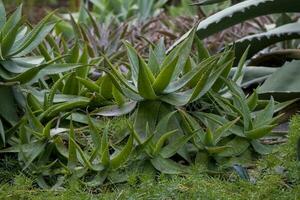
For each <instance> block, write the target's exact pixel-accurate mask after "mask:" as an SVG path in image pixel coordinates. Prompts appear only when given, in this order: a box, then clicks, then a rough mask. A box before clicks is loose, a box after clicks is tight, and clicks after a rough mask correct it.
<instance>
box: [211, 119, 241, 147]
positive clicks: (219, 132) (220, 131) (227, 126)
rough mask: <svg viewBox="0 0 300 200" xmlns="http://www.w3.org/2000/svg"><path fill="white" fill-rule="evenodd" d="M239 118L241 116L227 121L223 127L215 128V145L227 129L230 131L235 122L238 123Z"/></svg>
mask: <svg viewBox="0 0 300 200" xmlns="http://www.w3.org/2000/svg"><path fill="white" fill-rule="evenodd" d="M239 120H240V118H239V117H238V118H236V119H235V120H233V121H230V122H227V123H225V124H224V125H222V126H221V127H219V128H217V129H216V130H215V133H214V145H216V144H217V143H218V142H219V141H220V140H221V138H222V137H223V135H224V134H225V133H226V131H228V130H229V129H231V127H232V126H233V125H234V124H235V123H237V122H238V121H239Z"/></svg>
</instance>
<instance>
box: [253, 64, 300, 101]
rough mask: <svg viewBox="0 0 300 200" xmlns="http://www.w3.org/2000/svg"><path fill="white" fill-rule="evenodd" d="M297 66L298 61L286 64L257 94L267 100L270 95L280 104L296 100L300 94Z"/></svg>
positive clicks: (299, 73) (299, 75) (299, 74)
mask: <svg viewBox="0 0 300 200" xmlns="http://www.w3.org/2000/svg"><path fill="white" fill-rule="evenodd" d="M299 65H300V61H296V60H294V61H292V62H287V63H286V64H284V65H283V66H282V67H281V68H280V69H278V70H277V71H276V72H274V73H273V74H272V75H271V76H270V77H269V78H268V79H267V80H266V81H265V82H264V83H263V84H262V85H261V86H260V87H259V88H258V89H257V93H258V94H259V95H262V96H264V97H267V98H269V96H270V95H272V96H273V97H274V98H275V100H278V101H281V102H282V101H286V100H291V99H295V98H298V97H299V93H300V90H299V84H300V79H299V78H298V77H300V72H299ZM282 83H284V84H282Z"/></svg>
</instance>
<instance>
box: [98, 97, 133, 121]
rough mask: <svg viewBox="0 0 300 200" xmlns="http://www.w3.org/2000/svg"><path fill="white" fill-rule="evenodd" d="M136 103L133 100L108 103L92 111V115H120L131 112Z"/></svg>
mask: <svg viewBox="0 0 300 200" xmlns="http://www.w3.org/2000/svg"><path fill="white" fill-rule="evenodd" d="M136 105H137V103H136V102H135V101H130V102H126V103H124V104H123V105H121V106H119V105H110V106H104V107H101V108H99V109H97V110H95V111H94V112H93V115H100V116H106V117H113V116H122V115H126V114H128V113H130V112H132V111H133V110H134V109H135V107H136Z"/></svg>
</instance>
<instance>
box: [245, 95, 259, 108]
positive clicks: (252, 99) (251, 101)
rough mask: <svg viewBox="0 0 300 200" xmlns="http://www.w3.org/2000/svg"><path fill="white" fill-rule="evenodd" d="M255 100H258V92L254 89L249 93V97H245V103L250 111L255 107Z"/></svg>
mask: <svg viewBox="0 0 300 200" xmlns="http://www.w3.org/2000/svg"><path fill="white" fill-rule="evenodd" d="M257 102H258V94H257V92H256V90H254V92H253V93H252V94H251V96H250V97H249V98H247V105H248V107H249V109H250V111H253V110H254V109H255V108H256V106H257Z"/></svg>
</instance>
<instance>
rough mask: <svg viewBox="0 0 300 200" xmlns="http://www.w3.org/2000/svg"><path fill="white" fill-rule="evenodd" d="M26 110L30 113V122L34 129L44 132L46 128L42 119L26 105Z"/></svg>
mask: <svg viewBox="0 0 300 200" xmlns="http://www.w3.org/2000/svg"><path fill="white" fill-rule="evenodd" d="M26 111H27V115H28V118H27V119H28V122H29V124H30V126H31V128H32V129H34V130H37V131H38V132H42V131H43V129H44V126H43V124H42V123H41V122H40V120H39V119H38V118H37V117H36V116H35V115H34V114H33V112H32V110H31V108H30V107H29V106H28V104H27V105H26Z"/></svg>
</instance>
